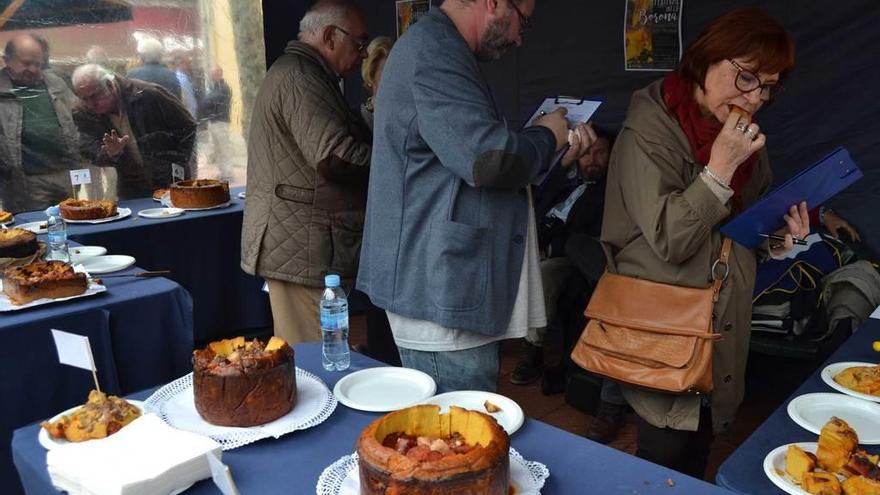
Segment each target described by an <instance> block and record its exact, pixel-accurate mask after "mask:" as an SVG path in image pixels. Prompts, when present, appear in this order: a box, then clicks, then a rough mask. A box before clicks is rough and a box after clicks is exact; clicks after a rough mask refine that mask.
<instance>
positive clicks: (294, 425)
mask: <svg viewBox="0 0 880 495" xmlns="http://www.w3.org/2000/svg"><path fill="white" fill-rule="evenodd" d="M296 396H297V397H296V406H294V408H293V410H292V411H290V412H289V413H287V414H285V415H284V416H282V417H280V418H278V419H276V420H275V421H272V422H271V423H266V424H264V425H260V426H252V427H250V428H236V427H231V426H217V425H212V424H210V423H208V422H207V421H205V420H204V419H202V417H201V416H200V415H199V413H198V411H196V406H195V402H194V399H193V390H192V373H190V374H188V375H186V376H183V377H180V378H178V379H177V380H174V381H173V382H171V383H169V384H168V385H165V386H164V387H162V388H160V389H159V390H157V391H156V392H154V393H153V395H151V396H150V397H149V398H148V399H147V400H146V401H144V409H145V410H147V411H149V412H153V413H155V414H157V415H159V417H161V418H162V419H163V420H165V422H166V423H168V424H169V425H171V426H173V427H175V428H178V429H181V430H184V431H191V432H193V433H198V434H201V435H205V436H208V437H211V438H213V439H214V440H215V441H217V443H219V444H220V448H221V449H223V450H232V449H234V448H237V447H241V446H242V445H247V444H249V443H252V442H256V441H257V440H262V439H263V438H268V437H274V438H278V437H280V436H281V435H285V434H287V433H290V432H292V431H296V430H305V429H306V428H311V427H312V426H316V425H319V424H321V423H323V422H324V420H326V419H327V418H328V417H330V414H331V413H333V411H334V410H335V409H336V397H334V396H333V393H332V392H330V389H329V388H327V385H326V384H325V383H324V382H323V380H321V379H320V378H318V377H317V376H315V375H313V374H312V373H309V372H308V371H305V370H303V369H301V368H296Z"/></svg>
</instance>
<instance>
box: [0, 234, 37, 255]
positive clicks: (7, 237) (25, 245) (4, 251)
mask: <svg viewBox="0 0 880 495" xmlns="http://www.w3.org/2000/svg"><path fill="white" fill-rule="evenodd" d="M38 248H39V246H38V245H37V234H34V233H33V232H31V231H29V230H24V229H3V230H0V258H24V257H27V256H31V255H33V254H34V253H36V252H37V249H38Z"/></svg>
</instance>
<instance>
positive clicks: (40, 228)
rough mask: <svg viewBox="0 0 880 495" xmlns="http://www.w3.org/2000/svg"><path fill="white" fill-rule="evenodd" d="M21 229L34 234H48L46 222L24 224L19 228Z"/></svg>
mask: <svg viewBox="0 0 880 495" xmlns="http://www.w3.org/2000/svg"><path fill="white" fill-rule="evenodd" d="M18 228H20V229H24V230H30V231H31V232H33V233H34V234H45V233H46V220H43V221H40V222H28V223H23V224H21V225H19V226H18Z"/></svg>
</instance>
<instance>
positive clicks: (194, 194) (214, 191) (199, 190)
mask: <svg viewBox="0 0 880 495" xmlns="http://www.w3.org/2000/svg"><path fill="white" fill-rule="evenodd" d="M169 195H170V197H171V204H172V205H173V206H174V207H176V208H210V207H212V206H217V205H222V204H224V203H227V202H229V183H228V182H226V181H225V180H214V179H194V180H182V181H178V182H175V183H174V184H171V189H170V192H169Z"/></svg>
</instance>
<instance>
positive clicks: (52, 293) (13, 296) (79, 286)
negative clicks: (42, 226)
mask: <svg viewBox="0 0 880 495" xmlns="http://www.w3.org/2000/svg"><path fill="white" fill-rule="evenodd" d="M88 287H89V282H88V280H87V279H86V275H85V274H84V273H76V272H74V271H73V268H71V266H70V265H68V264H67V263H64V262H63V261H37V262H34V263H30V264H27V265H24V266H17V267H14V268H7V269H6V270H5V271H4V272H3V292H4V293H5V294H6V296H7V297H9V300H10V301H12V304H15V305H17V306H20V305H22V304H27V303H29V302H31V301H35V300H37V299H44V298H46V299H58V298H60V297H71V296H76V295H79V294H82V293H83V292H85V291H86V289H88Z"/></svg>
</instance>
